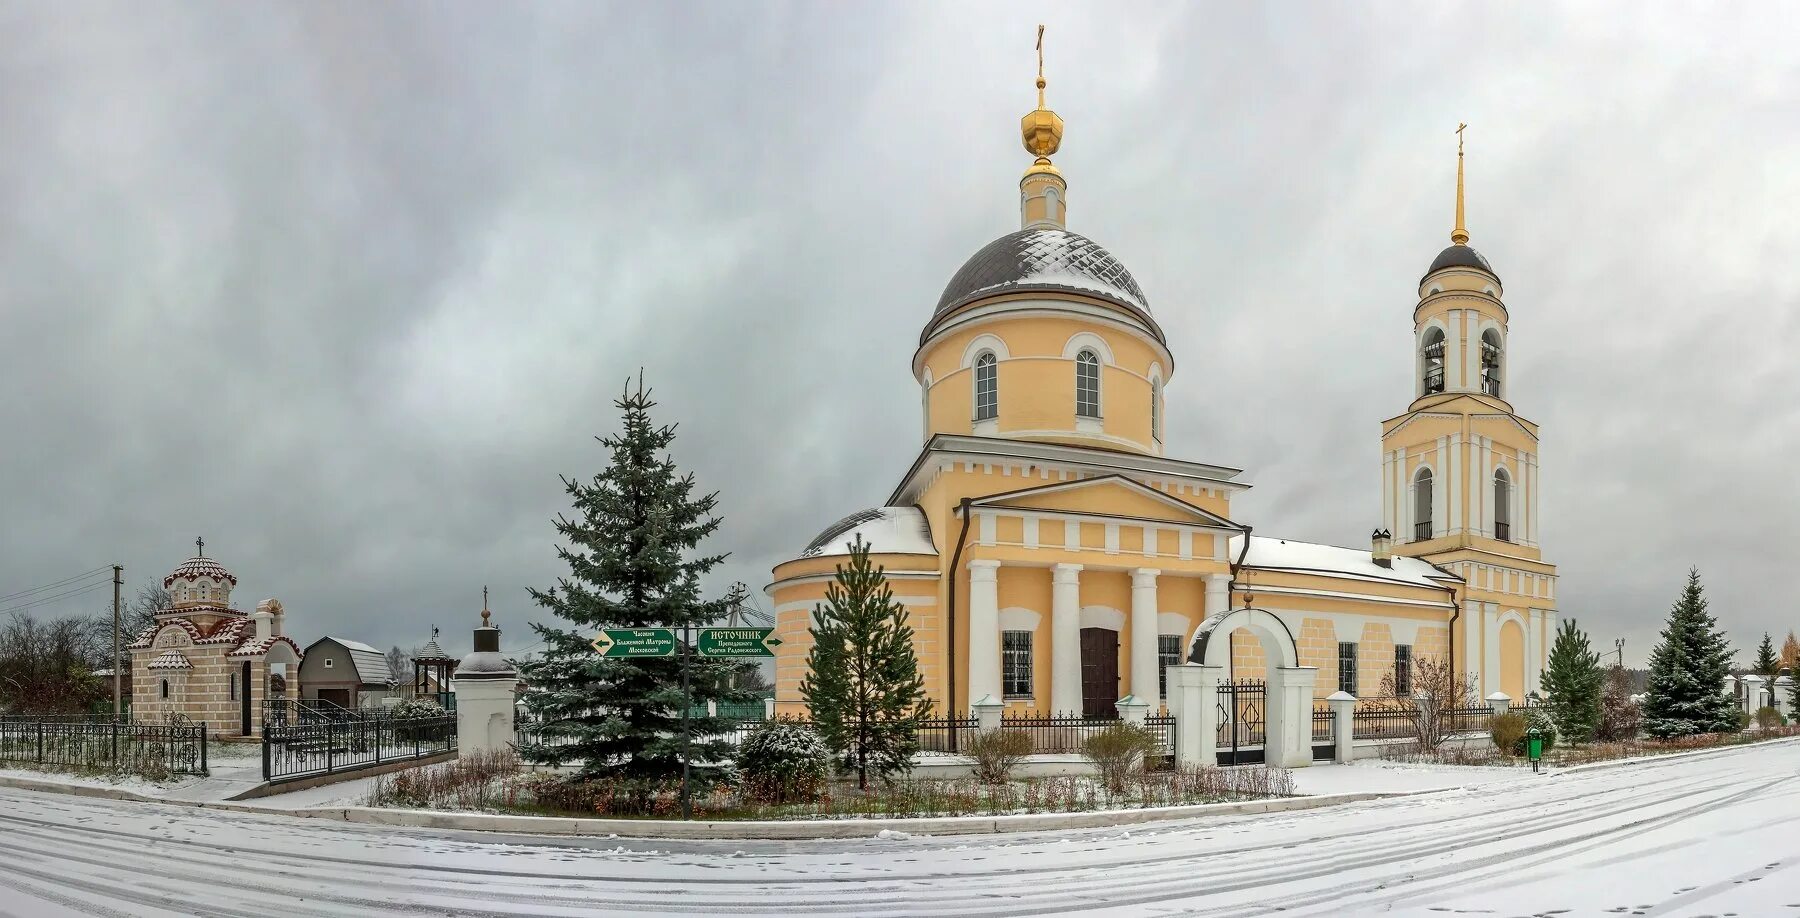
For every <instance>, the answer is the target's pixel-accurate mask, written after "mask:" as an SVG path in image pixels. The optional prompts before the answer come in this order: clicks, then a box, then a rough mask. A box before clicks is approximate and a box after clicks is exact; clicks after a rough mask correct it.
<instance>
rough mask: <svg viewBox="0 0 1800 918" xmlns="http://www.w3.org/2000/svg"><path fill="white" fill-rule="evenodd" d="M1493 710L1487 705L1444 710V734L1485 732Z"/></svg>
mask: <svg viewBox="0 0 1800 918" xmlns="http://www.w3.org/2000/svg"><path fill="white" fill-rule="evenodd" d="M1493 716H1494V712H1493V710H1492V709H1491V708H1488V707H1487V706H1485V705H1484V706H1482V707H1475V706H1472V705H1471V706H1470V707H1466V708H1454V709H1452V710H1449V711H1445V712H1444V734H1445V735H1446V736H1448V735H1453V734H1457V733H1486V732H1487V731H1488V728H1489V726H1490V725H1489V723H1488V721H1489V720H1491V719H1492V718H1493Z"/></svg>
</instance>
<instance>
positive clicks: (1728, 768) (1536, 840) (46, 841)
mask: <svg viewBox="0 0 1800 918" xmlns="http://www.w3.org/2000/svg"><path fill="white" fill-rule="evenodd" d="M1369 764H1370V763H1361V764H1358V765H1356V766H1353V768H1358V769H1360V768H1364V767H1366V766H1367V765H1369ZM1407 771H1408V769H1404V768H1396V767H1390V766H1379V765H1378V766H1376V767H1374V768H1371V771H1370V772H1369V773H1371V774H1378V775H1380V776H1381V777H1382V779H1384V780H1385V779H1389V778H1395V779H1398V778H1401V777H1405V776H1406V773H1407ZM1419 771H1420V773H1421V774H1420V775H1419V776H1420V777H1424V778H1428V779H1433V780H1438V781H1449V780H1453V776H1452V777H1445V776H1442V775H1439V774H1438V772H1439V770H1437V769H1419ZM1472 771H1474V770H1472V769H1460V770H1456V771H1455V772H1454V775H1468V774H1470V773H1471V772H1472ZM1318 774H1319V775H1321V776H1322V777H1320V778H1318V779H1316V780H1322V781H1325V782H1328V783H1329V782H1331V781H1334V780H1340V779H1337V778H1332V777H1329V775H1330V774H1331V772H1330V771H1328V770H1323V769H1321V770H1319V771H1318ZM1434 775H1435V776H1436V777H1435V778H1433V777H1432V776H1434ZM1494 777H1497V778H1498V779H1499V780H1493V781H1483V782H1481V783H1475V784H1473V785H1468V784H1467V783H1466V781H1465V782H1462V784H1463V786H1456V787H1454V788H1453V789H1448V790H1441V791H1438V792H1436V793H1431V794H1422V795H1418V796H1409V797H1399V798H1392V799H1386V800H1377V801H1368V802H1363V803H1356V804H1350V805H1346V806H1338V807H1331V808H1325V809H1318V810H1309V811H1303V812H1294V813H1283V814H1278V815H1256V816H1234V817H1212V818H1204V819H1189V820H1180V821H1172V822H1167V823H1158V824H1151V825H1144V826H1134V827H1131V828H1130V829H1129V830H1125V829H1111V830H1082V831H1066V832H1046V833H1034V834H1024V835H1011V836H979V837H976V836H970V837H963V838H955V837H947V838H923V837H911V838H899V837H890V838H883V839H877V838H869V839H866V840H860V841H828V842H678V841H666V840H658V841H633V840H629V839H599V838H589V839H563V840H556V839H545V838H538V837H530V836H499V835H485V834H475V833H456V832H434V831H426V830H394V829H387V828H375V827H367V826H355V825H347V824H342V823H336V822H329V821H325V820H301V819H292V818H288V817H282V816H274V815H267V816H265V815H261V814H249V813H231V812H219V811H214V810H203V809H193V808H187V807H172V806H163V805H158V804H129V803H120V802H115V801H106V800H90V799H84V798H74V797H67V796H53V795H47V794H38V793H32V792H26V791H16V790H6V789H0V864H3V865H4V866H3V867H0V914H17V915H30V916H60V915H132V916H138V915H143V916H159V915H173V914H182V915H190V914H201V915H244V914H255V915H400V914H411V915H417V914H439V915H459V914H483V915H510V914H530V915H545V916H550V915H632V914H650V913H655V914H693V915H713V914H734V915H790V914H854V915H871V916H876V915H944V916H950V915H956V916H964V915H967V916H977V915H1043V914H1056V913H1073V912H1082V913H1089V914H1102V915H1175V914H1184V915H1232V916H1236V915H1272V914H1275V913H1277V912H1279V913H1282V914H1291V915H1371V914H1383V915H1387V914H1392V915H1412V916H1420V918H1426V916H1430V918H1440V916H1446V915H1452V914H1457V913H1464V914H1474V913H1479V914H1492V915H1547V914H1556V915H1570V916H1577V915H1617V914H1626V915H1629V914H1646V915H1676V916H1699V915H1716V916H1724V915H1739V916H1800V832H1796V831H1795V829H1794V827H1795V826H1797V825H1800V743H1796V742H1784V743H1773V744H1767V745H1761V746H1753V747H1745V748H1739V749H1734V750H1730V751H1726V752H1722V753H1719V754H1715V755H1707V756H1697V757H1688V758H1676V759H1668V760H1661V761H1650V762H1645V763H1641V764H1636V765H1631V766H1627V767H1618V768H1607V769H1593V770H1584V771H1573V772H1564V773H1561V774H1554V775H1551V774H1546V775H1537V776H1532V775H1530V774H1529V772H1524V771H1522V770H1506V773H1505V774H1503V775H1498V776H1494ZM1359 780H1363V779H1359Z"/></svg>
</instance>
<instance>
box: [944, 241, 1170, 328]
mask: <svg viewBox="0 0 1800 918" xmlns="http://www.w3.org/2000/svg"><path fill="white" fill-rule="evenodd" d="M1028 290H1063V291H1071V292H1074V293H1085V294H1087V295H1089V296H1098V297H1100V298H1101V299H1105V300H1111V301H1112V302H1114V303H1118V304H1119V305H1121V306H1124V307H1126V308H1128V309H1131V310H1134V311H1136V312H1139V313H1142V314H1143V315H1144V317H1145V318H1146V319H1147V318H1149V315H1150V301H1149V300H1148V299H1146V298H1145V296H1144V291H1143V290H1141V289H1139V288H1138V284H1137V280H1136V279H1134V278H1133V277H1132V276H1131V272H1130V271H1127V270H1125V266H1124V265H1123V264H1121V263H1120V262H1119V260H1118V259H1117V258H1114V257H1113V254H1112V253H1111V252H1108V251H1107V250H1105V249H1103V248H1101V247H1100V244H1099V243H1097V242H1095V241H1093V240H1092V239H1089V238H1087V237H1086V236H1081V235H1078V234H1076V233H1071V232H1069V231H1067V230H1059V229H1028V230H1020V231H1018V232H1016V233H1007V234H1006V235H1004V236H1001V237H1000V238H999V239H996V240H994V241H993V242H990V243H988V244H987V245H985V246H982V248H981V251H979V252H976V253H975V254H974V256H973V257H971V258H970V259H969V260H968V261H967V262H965V263H964V264H963V266H962V270H960V271H957V272H956V276H955V277H952V278H950V283H949V284H948V285H946V286H945V287H944V295H943V296H942V297H939V298H938V304H937V311H936V312H934V313H932V315H934V316H939V315H943V314H944V313H946V312H948V311H950V310H952V309H955V308H956V307H958V306H961V305H963V304H964V303H968V302H970V301H972V300H975V299H978V298H980V297H983V296H990V295H993V294H997V293H1013V292H1017V291H1028Z"/></svg>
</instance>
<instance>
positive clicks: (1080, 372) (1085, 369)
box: [1075, 347, 1105, 421]
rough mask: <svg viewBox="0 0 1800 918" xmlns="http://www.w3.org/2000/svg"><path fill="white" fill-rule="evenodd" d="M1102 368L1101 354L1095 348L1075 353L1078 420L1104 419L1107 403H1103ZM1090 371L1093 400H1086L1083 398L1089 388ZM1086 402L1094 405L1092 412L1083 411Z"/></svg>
mask: <svg viewBox="0 0 1800 918" xmlns="http://www.w3.org/2000/svg"><path fill="white" fill-rule="evenodd" d="M1101 366H1102V364H1101V361H1100V354H1099V352H1097V351H1095V350H1094V349H1093V348H1091V347H1084V348H1082V349H1081V350H1079V351H1077V352H1075V416H1076V417H1078V418H1089V419H1092V420H1096V421H1098V420H1100V418H1101V417H1102V413H1103V411H1104V409H1105V403H1104V402H1103V401H1102V396H1103V390H1104V387H1103V386H1102V385H1101V373H1100V368H1101ZM1090 370H1091V372H1092V379H1093V387H1092V388H1093V398H1092V399H1086V400H1084V399H1083V397H1082V396H1083V394H1084V390H1085V389H1086V388H1087V383H1088V376H1089V372H1090ZM1086 401H1091V402H1092V403H1093V410H1092V411H1091V412H1088V411H1083V410H1082V408H1083V407H1084V403H1085V402H1086Z"/></svg>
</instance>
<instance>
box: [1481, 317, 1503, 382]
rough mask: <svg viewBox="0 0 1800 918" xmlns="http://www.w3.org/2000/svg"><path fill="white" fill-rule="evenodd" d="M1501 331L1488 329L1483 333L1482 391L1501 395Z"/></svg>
mask: <svg viewBox="0 0 1800 918" xmlns="http://www.w3.org/2000/svg"><path fill="white" fill-rule="evenodd" d="M1500 357H1501V351H1500V332H1499V330H1497V329H1492V328H1490V329H1488V330H1487V331H1484V332H1482V333H1481V391H1483V392H1486V393H1487V394H1489V395H1492V396H1494V397H1495V398H1498V397H1499V396H1500Z"/></svg>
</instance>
